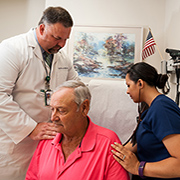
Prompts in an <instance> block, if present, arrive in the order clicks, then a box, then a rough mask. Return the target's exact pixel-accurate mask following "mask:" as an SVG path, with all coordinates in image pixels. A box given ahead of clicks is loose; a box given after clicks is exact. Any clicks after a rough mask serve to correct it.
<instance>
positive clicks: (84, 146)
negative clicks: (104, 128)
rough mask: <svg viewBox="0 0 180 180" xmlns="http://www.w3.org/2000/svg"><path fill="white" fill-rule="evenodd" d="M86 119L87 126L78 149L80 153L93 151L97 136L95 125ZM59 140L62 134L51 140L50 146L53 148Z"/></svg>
mask: <svg viewBox="0 0 180 180" xmlns="http://www.w3.org/2000/svg"><path fill="white" fill-rule="evenodd" d="M87 118H88V119H89V125H88V128H87V131H86V133H85V135H84V137H83V139H82V142H81V147H80V148H81V151H82V152H83V151H84V152H86V151H91V150H93V149H94V147H95V144H96V136H97V131H96V125H95V124H94V123H93V122H92V121H91V119H90V118H89V117H87ZM61 138H62V134H61V133H58V134H57V135H56V137H55V138H54V139H53V140H52V144H53V145H55V146H56V145H58V143H59V142H60V140H61Z"/></svg>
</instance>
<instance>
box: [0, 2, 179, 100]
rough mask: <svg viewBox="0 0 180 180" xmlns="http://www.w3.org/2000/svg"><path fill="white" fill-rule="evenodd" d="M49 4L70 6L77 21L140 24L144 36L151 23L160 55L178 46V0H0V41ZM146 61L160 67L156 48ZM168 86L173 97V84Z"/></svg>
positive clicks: (33, 22) (26, 27) (21, 29)
mask: <svg viewBox="0 0 180 180" xmlns="http://www.w3.org/2000/svg"><path fill="white" fill-rule="evenodd" d="M50 5H52V6H57V5H58V6H63V7H65V8H66V9H67V10H69V12H70V13H71V14H72V16H73V19H74V21H75V24H76V25H98V26H142V27H144V29H145V31H144V34H143V35H144V39H143V40H145V38H146V36H147V28H148V27H150V28H151V30H152V33H153V35H154V38H155V41H156V43H157V45H158V48H159V50H160V53H161V54H162V56H163V59H169V56H168V54H167V53H165V49H166V48H167V47H169V48H175V49H180V43H179V40H180V33H179V27H180V23H179V17H180V1H179V0H98V1H97V0H75V1H73V0H0V17H1V18H0V24H1V28H0V42H1V41H2V40H3V39H5V38H8V37H11V36H13V35H17V34H20V33H24V32H26V31H28V30H29V29H30V28H31V27H34V26H36V25H37V23H38V21H39V19H40V17H41V15H42V12H43V10H44V9H45V7H48V6H50ZM143 43H144V42H143ZM146 61H147V62H148V63H150V64H152V65H154V66H155V67H156V68H157V69H158V71H159V72H160V71H161V56H160V55H159V53H158V49H157V48H156V53H155V55H152V56H150V57H149V58H147V59H146ZM173 82H174V81H173ZM171 86H172V87H171V88H172V89H171V92H170V96H171V97H173V98H174V97H175V93H176V92H175V85H172V84H171Z"/></svg>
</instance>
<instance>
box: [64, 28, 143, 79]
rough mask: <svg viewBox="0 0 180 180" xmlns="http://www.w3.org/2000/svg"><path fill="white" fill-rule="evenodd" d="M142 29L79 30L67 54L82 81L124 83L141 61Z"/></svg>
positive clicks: (75, 30)
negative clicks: (128, 73) (106, 80)
mask: <svg viewBox="0 0 180 180" xmlns="http://www.w3.org/2000/svg"><path fill="white" fill-rule="evenodd" d="M142 35H143V28H142V27H107V26H106V27H100V26H75V27H74V28H73V29H72V34H71V38H70V39H69V42H68V47H67V52H68V54H69V56H70V58H71V59H73V64H74V67H75V69H76V71H77V72H78V74H79V76H80V77H81V78H90V79H92V78H101V79H111V78H112V79H113V80H115V79H124V78H125V74H126V72H127V70H128V68H130V67H131V66H132V64H133V63H135V62H138V61H141V50H142Z"/></svg>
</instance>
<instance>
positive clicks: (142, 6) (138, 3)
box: [46, 0, 166, 69]
mask: <svg viewBox="0 0 180 180" xmlns="http://www.w3.org/2000/svg"><path fill="white" fill-rule="evenodd" d="M165 2H166V1H164V0H158V1H157V0H149V1H147V0H135V1H133V0H98V1H97V0H76V1H72V0H66V1H64V0H46V6H57V5H59V6H62V7H64V8H66V9H67V10H69V12H70V13H71V14H72V16H73V18H74V21H75V24H76V25H97V26H142V27H144V28H145V31H144V37H145V36H147V27H150V28H151V30H152V33H153V35H154V37H155V40H156V42H157V44H158V46H159V49H160V50H161V53H162V54H163V48H164V38H163V37H164V17H165ZM147 61H148V62H149V63H151V64H152V65H155V66H156V67H157V68H158V69H160V65H161V58H160V56H159V54H158V52H157V53H156V54H155V55H154V56H153V57H149V58H148V59H147Z"/></svg>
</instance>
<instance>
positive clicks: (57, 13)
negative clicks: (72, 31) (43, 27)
mask: <svg viewBox="0 0 180 180" xmlns="http://www.w3.org/2000/svg"><path fill="white" fill-rule="evenodd" d="M45 23H48V24H55V23H61V24H62V25H63V26H64V27H66V28H68V27H72V26H73V20H72V17H71V15H70V14H69V12H68V11H67V10H66V9H64V8H62V7H48V8H47V9H45V11H44V12H43V16H42V17H41V20H40V21H39V23H38V25H40V24H45Z"/></svg>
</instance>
